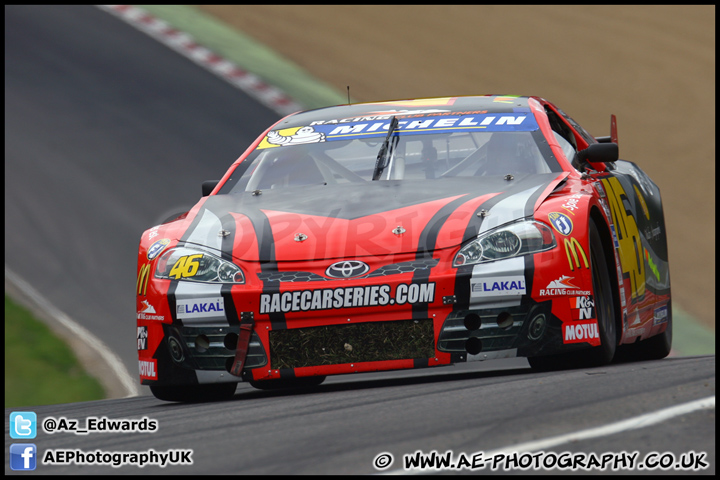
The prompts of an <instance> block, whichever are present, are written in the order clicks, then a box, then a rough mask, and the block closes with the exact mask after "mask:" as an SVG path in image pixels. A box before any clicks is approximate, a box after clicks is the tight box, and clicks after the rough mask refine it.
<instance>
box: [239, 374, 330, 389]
mask: <svg viewBox="0 0 720 480" xmlns="http://www.w3.org/2000/svg"><path fill="white" fill-rule="evenodd" d="M325 378H326V377H324V376H320V377H297V378H274V379H272V380H260V381H255V380H249V383H250V385H252V386H253V387H255V388H257V389H259V390H279V389H283V388H309V387H317V386H318V385H320V384H321V383H323V382H324V381H325Z"/></svg>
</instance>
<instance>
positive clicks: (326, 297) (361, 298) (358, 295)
mask: <svg viewBox="0 0 720 480" xmlns="http://www.w3.org/2000/svg"><path fill="white" fill-rule="evenodd" d="M391 292H392V288H391V286H390V285H369V286H365V287H338V288H323V289H319V290H296V291H293V292H284V293H263V294H261V295H260V313H261V314H264V313H288V312H308V311H313V310H330V309H337V308H354V307H377V306H384V305H404V304H414V303H432V302H434V301H435V283H432V282H431V283H411V284H406V283H401V284H399V285H398V286H397V288H396V289H395V295H394V296H393V295H391Z"/></svg>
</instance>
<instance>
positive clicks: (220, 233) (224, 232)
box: [218, 230, 230, 238]
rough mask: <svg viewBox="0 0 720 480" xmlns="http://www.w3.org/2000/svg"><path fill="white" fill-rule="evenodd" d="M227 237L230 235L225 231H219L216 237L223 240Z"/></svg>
mask: <svg viewBox="0 0 720 480" xmlns="http://www.w3.org/2000/svg"><path fill="white" fill-rule="evenodd" d="M228 235H230V232H229V231H227V230H220V231H219V232H218V237H223V238H225V237H227V236H228Z"/></svg>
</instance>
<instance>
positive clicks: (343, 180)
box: [136, 95, 672, 401]
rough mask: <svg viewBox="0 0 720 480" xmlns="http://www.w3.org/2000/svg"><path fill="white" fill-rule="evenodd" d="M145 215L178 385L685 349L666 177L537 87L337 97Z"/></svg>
mask: <svg viewBox="0 0 720 480" xmlns="http://www.w3.org/2000/svg"><path fill="white" fill-rule="evenodd" d="M202 187H203V197H202V198H201V199H200V201H199V202H198V203H197V204H196V205H195V206H194V207H193V208H192V209H191V210H190V211H189V212H187V213H184V214H182V215H181V216H179V217H178V218H176V219H174V220H172V221H169V222H166V223H164V224H162V225H157V226H155V227H152V228H150V229H149V230H147V231H146V232H144V233H143V235H142V238H141V241H140V250H139V253H138V275H137V291H136V294H137V340H138V354H139V365H140V382H141V383H142V384H143V385H149V386H150V389H151V390H152V392H153V394H154V395H155V396H156V397H157V398H159V399H162V400H168V401H197V400H205V399H220V398H227V397H229V396H232V395H233V393H234V391H235V387H236V384H237V382H240V381H247V382H250V384H251V385H253V386H255V387H257V388H278V387H297V386H308V385H318V384H320V383H321V382H322V381H323V380H324V379H325V377H326V376H327V375H336V374H347V373H357V372H370V371H379V370H397V369H409V368H424V367H435V366H440V365H450V364H453V363H457V362H470V361H478V360H486V359H493V358H507V357H514V356H522V357H527V358H528V361H529V362H530V365H531V366H532V367H533V368H535V369H554V368H569V367H577V366H594V365H602V364H606V363H608V362H610V361H612V360H613V358H614V357H617V356H619V355H622V356H625V357H628V358H632V359H656V358H663V357H665V356H667V355H668V353H669V352H670V346H671V341H672V309H671V296H670V276H669V268H668V248H667V241H666V232H665V222H664V218H663V208H662V202H661V199H660V191H659V190H658V187H657V186H656V185H655V184H654V183H653V182H652V180H650V178H648V176H647V175H646V174H645V173H644V172H643V171H642V170H641V169H640V168H639V167H638V166H637V165H635V164H634V163H632V162H628V161H624V160H619V159H618V145H617V133H616V126H615V118H614V116H611V135H610V136H608V137H593V136H591V135H590V134H589V133H588V132H587V131H585V130H584V129H583V128H582V127H581V126H580V125H578V124H577V123H576V122H575V121H574V120H573V119H572V118H570V117H569V116H568V115H566V114H565V113H564V112H563V111H562V110H560V109H559V108H557V107H556V106H554V105H553V104H551V103H549V102H548V101H546V100H544V99H542V98H539V97H518V96H499V95H486V96H467V97H451V98H428V99H418V100H402V101H390V102H378V103H365V104H356V105H342V106H334V107H328V108H321V109H316V110H311V111H307V112H300V113H296V114H292V115H289V116H287V117H285V118H283V119H282V120H280V121H279V122H278V123H276V124H275V125H273V126H272V127H270V128H269V129H268V130H267V131H265V132H264V133H263V134H262V135H261V136H260V138H258V139H257V140H256V141H255V143H253V144H252V145H251V146H250V147H249V148H248V150H247V151H246V152H245V153H244V154H243V155H242V156H241V157H240V158H239V159H238V160H237V161H236V162H235V163H233V164H232V165H231V167H230V169H229V170H228V171H227V173H225V175H224V176H223V178H222V179H221V180H219V181H210V182H205V183H203V185H202Z"/></svg>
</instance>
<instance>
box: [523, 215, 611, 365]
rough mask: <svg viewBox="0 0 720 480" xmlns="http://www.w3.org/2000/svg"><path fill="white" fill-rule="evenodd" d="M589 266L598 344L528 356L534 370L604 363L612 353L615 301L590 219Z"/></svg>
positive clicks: (600, 243) (600, 242)
mask: <svg viewBox="0 0 720 480" xmlns="http://www.w3.org/2000/svg"><path fill="white" fill-rule="evenodd" d="M589 227H590V228H589V235H590V266H591V269H592V270H591V272H592V282H593V294H594V295H593V299H594V301H595V317H596V318H597V323H598V334H599V335H600V346H598V347H593V348H589V349H585V350H579V351H577V352H569V353H563V354H559V355H548V356H543V357H531V358H528V362H529V363H530V366H531V367H532V368H533V369H535V370H541V371H546V370H558V369H562V368H578V367H579V368H585V367H595V366H600V365H606V364H608V363H610V362H611V361H612V359H613V357H614V356H615V350H616V348H617V343H618V335H617V322H616V321H615V301H614V299H613V293H612V283H611V282H610V274H609V272H608V266H607V262H606V260H605V252H604V250H603V245H602V240H600V233H599V232H598V229H597V226H595V222H594V221H593V220H590V226H589Z"/></svg>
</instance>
